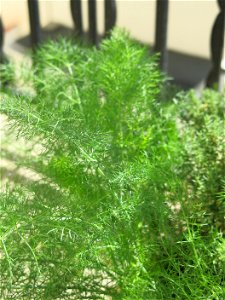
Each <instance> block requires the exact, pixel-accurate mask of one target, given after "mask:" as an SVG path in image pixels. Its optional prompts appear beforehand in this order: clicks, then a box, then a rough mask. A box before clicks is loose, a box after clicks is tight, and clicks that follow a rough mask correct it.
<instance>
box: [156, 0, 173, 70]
mask: <svg viewBox="0 0 225 300" xmlns="http://www.w3.org/2000/svg"><path fill="white" fill-rule="evenodd" d="M168 8H169V0H157V4H156V29H155V47H154V51H155V52H160V54H161V55H160V61H159V65H160V68H161V70H163V71H166V70H167V50H166V45H167V26H168Z"/></svg>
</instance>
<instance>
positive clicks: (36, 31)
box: [28, 0, 41, 50]
mask: <svg viewBox="0 0 225 300" xmlns="http://www.w3.org/2000/svg"><path fill="white" fill-rule="evenodd" d="M28 11H29V19H30V33H31V44H32V48H33V50H35V49H36V48H37V46H38V44H39V43H40V41H41V28H40V19H39V7H38V0H28Z"/></svg>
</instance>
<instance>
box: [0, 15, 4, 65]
mask: <svg viewBox="0 0 225 300" xmlns="http://www.w3.org/2000/svg"><path fill="white" fill-rule="evenodd" d="M3 44H4V29H3V24H2V19H1V18H0V63H1V64H2V63H3V62H4V53H3Z"/></svg>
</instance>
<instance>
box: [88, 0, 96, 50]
mask: <svg viewBox="0 0 225 300" xmlns="http://www.w3.org/2000/svg"><path fill="white" fill-rule="evenodd" d="M88 21H89V38H90V41H91V43H93V44H95V45H97V19H96V0H88Z"/></svg>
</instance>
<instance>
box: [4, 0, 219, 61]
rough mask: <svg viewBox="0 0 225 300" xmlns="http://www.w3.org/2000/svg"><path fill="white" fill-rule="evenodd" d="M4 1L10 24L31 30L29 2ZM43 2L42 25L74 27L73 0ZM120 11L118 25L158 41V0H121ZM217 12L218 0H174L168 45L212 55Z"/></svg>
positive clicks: (100, 23) (100, 18)
mask: <svg viewBox="0 0 225 300" xmlns="http://www.w3.org/2000/svg"><path fill="white" fill-rule="evenodd" d="M1 3H2V4H1V14H2V16H3V22H4V24H5V25H6V27H11V26H15V25H17V27H18V28H17V30H18V32H19V33H20V34H22V33H23V34H25V33H28V30H29V27H28V16H27V4H26V3H27V1H25V0H2V1H1ZM39 3H40V15H41V23H42V26H45V25H46V24H47V23H48V22H60V23H63V24H65V25H68V26H73V23H72V18H71V14H70V9H69V0H48V1H46V0H39ZM103 4H104V1H103V0H97V6H98V28H99V32H103V11H104V7H103ZM82 6H83V12H84V27H85V29H87V0H83V2H82ZM117 11H118V18H117V25H118V26H120V27H124V28H127V29H128V30H129V31H130V32H131V34H132V36H134V37H136V38H138V39H140V40H141V41H143V42H147V43H153V42H154V24H155V1H154V0H133V1H132V0H117ZM217 12H218V7H217V4H216V1H215V0H208V1H207V0H195V1H194V0H193V1H191V0H170V7H169V27H168V47H169V48H170V49H172V50H176V51H181V52H184V53H189V54H194V55H197V56H201V57H205V58H208V57H209V55H210V48H209V42H210V33H211V29H212V25H213V22H214V19H215V17H216V15H217ZM224 56H225V55H224Z"/></svg>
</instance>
